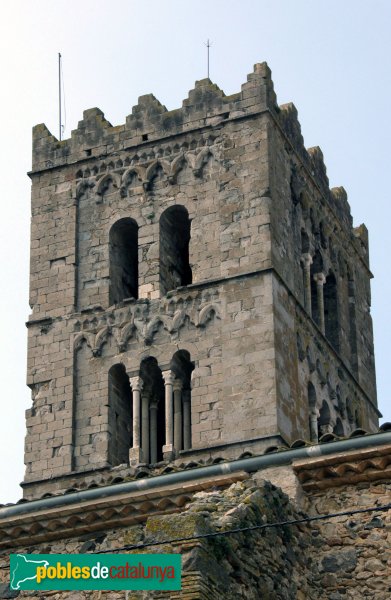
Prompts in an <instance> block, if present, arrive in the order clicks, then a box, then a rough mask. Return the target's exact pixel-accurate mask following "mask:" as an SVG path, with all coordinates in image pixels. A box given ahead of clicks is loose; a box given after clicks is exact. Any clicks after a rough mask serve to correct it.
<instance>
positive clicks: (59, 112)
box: [58, 53, 62, 142]
mask: <svg viewBox="0 0 391 600" xmlns="http://www.w3.org/2000/svg"><path fill="white" fill-rule="evenodd" d="M58 120H59V133H60V135H59V138H60V142H61V129H62V123H61V54H60V53H58Z"/></svg>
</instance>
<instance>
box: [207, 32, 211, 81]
mask: <svg viewBox="0 0 391 600" xmlns="http://www.w3.org/2000/svg"><path fill="white" fill-rule="evenodd" d="M211 45H212V44H211V43H210V41H209V39H208V40H207V42H206V44H205V46H206V48H207V50H206V52H207V56H208V79H209V48H210V47H211Z"/></svg>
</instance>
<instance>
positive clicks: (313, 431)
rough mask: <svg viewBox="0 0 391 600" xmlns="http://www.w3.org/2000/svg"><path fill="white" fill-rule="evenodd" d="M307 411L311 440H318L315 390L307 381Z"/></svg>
mask: <svg viewBox="0 0 391 600" xmlns="http://www.w3.org/2000/svg"><path fill="white" fill-rule="evenodd" d="M307 397H308V411H309V427H310V440H311V442H317V441H318V422H317V411H316V391H315V388H314V386H313V384H312V383H311V382H310V381H309V382H308V386H307Z"/></svg>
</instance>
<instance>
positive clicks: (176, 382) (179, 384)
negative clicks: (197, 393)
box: [173, 379, 183, 392]
mask: <svg viewBox="0 0 391 600" xmlns="http://www.w3.org/2000/svg"><path fill="white" fill-rule="evenodd" d="M182 388H183V383H182V381H181V380H180V379H175V380H174V383H173V390H174V392H181V391H182Z"/></svg>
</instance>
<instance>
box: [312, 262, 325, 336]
mask: <svg viewBox="0 0 391 600" xmlns="http://www.w3.org/2000/svg"><path fill="white" fill-rule="evenodd" d="M314 281H316V294H317V298H318V311H319V327H320V330H321V332H322V333H323V335H324V333H325V323H324V298H323V286H324V284H325V282H326V277H325V276H324V274H323V273H316V274H315V275H314Z"/></svg>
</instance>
